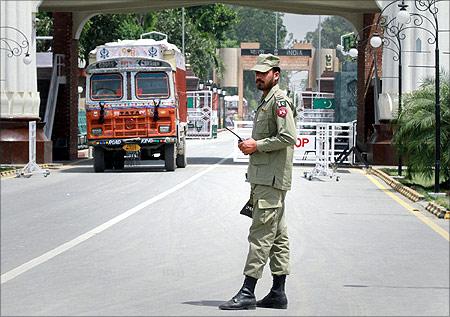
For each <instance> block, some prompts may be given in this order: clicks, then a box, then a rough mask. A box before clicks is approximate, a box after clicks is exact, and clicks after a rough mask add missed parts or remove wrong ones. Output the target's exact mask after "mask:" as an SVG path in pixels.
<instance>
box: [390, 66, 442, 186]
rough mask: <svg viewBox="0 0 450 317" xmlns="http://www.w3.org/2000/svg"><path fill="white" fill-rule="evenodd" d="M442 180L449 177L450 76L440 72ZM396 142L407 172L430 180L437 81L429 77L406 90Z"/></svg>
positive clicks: (433, 150) (433, 146) (395, 134)
mask: <svg viewBox="0 0 450 317" xmlns="http://www.w3.org/2000/svg"><path fill="white" fill-rule="evenodd" d="M440 81H441V85H440V96H441V144H440V146H441V155H442V156H441V169H442V173H441V176H442V177H441V180H442V181H444V183H446V184H447V187H448V184H449V181H450V151H449V149H450V76H449V75H448V74H445V73H442V74H441V78H440ZM397 127H398V128H397V131H396V132H395V133H394V138H393V141H394V145H395V147H396V148H397V149H398V150H399V151H400V153H402V157H403V158H404V160H405V165H406V166H407V167H408V169H407V176H408V177H409V178H412V176H414V175H420V176H422V177H424V178H425V179H429V180H431V179H432V177H433V175H434V169H433V166H434V160H435V157H434V153H435V127H436V121H435V82H434V79H426V80H425V81H424V82H423V83H422V85H421V86H420V88H419V89H417V90H415V91H413V92H411V93H408V94H406V96H405V98H404V105H403V108H402V112H401V113H400V115H399V118H398V124H397Z"/></svg>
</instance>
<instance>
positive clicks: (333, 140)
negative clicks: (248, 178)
mask: <svg viewBox="0 0 450 317" xmlns="http://www.w3.org/2000/svg"><path fill="white" fill-rule="evenodd" d="M252 128H253V121H236V122H235V123H234V132H235V133H236V134H238V135H239V136H240V137H241V138H249V137H251V133H252ZM324 131H325V135H326V138H327V139H326V142H325V144H326V147H325V148H324V150H325V151H326V153H319V141H323V140H322V138H323V132H324ZM319 134H320V139H319ZM237 142H238V141H237V138H236V140H235V141H234V155H233V161H234V162H248V160H249V157H248V155H244V154H242V153H241V151H239V149H238V147H237ZM355 143H356V120H355V121H353V122H348V123H314V122H299V123H298V124H297V143H296V145H295V147H294V163H296V164H315V163H316V162H317V161H318V159H319V157H323V156H326V157H329V158H330V160H331V161H332V162H334V161H335V160H336V159H337V158H338V157H339V155H340V154H341V153H343V152H344V151H346V150H347V151H348V150H349V149H351V148H352V147H353V146H355ZM341 163H347V164H354V163H355V157H354V154H353V152H352V154H351V155H349V156H348V157H346V158H345V159H344V160H343V161H342V162H341Z"/></svg>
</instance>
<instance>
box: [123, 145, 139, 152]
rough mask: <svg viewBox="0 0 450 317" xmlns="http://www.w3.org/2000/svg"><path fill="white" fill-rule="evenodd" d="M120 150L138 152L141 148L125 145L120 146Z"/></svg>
mask: <svg viewBox="0 0 450 317" xmlns="http://www.w3.org/2000/svg"><path fill="white" fill-rule="evenodd" d="M122 149H124V150H125V151H127V152H138V151H139V150H140V149H141V147H140V146H139V144H125V145H124V146H122Z"/></svg>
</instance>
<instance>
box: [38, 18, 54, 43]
mask: <svg viewBox="0 0 450 317" xmlns="http://www.w3.org/2000/svg"><path fill="white" fill-rule="evenodd" d="M51 34H53V20H52V14H51V13H48V12H38V13H37V14H36V35H37V36H50V35H51ZM51 45H52V42H51V41H36V51H37V52H46V51H48V50H49V49H50V47H51Z"/></svg>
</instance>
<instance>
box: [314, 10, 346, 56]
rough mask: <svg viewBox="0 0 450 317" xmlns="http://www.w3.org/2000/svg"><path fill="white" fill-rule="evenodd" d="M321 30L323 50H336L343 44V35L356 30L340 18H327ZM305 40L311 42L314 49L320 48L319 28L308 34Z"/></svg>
mask: <svg viewBox="0 0 450 317" xmlns="http://www.w3.org/2000/svg"><path fill="white" fill-rule="evenodd" d="M321 29H322V30H321V32H320V34H321V39H320V42H321V46H322V48H336V45H338V44H341V35H344V34H347V33H350V32H353V31H354V30H355V29H354V27H353V25H352V24H351V23H350V22H348V21H347V20H346V19H344V18H342V17H340V16H331V17H327V18H325V19H324V20H323V21H322V23H321ZM305 40H307V41H308V42H311V43H312V45H313V46H314V47H316V48H317V47H319V27H317V28H316V29H315V30H314V31H312V32H308V33H306V36H305Z"/></svg>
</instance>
